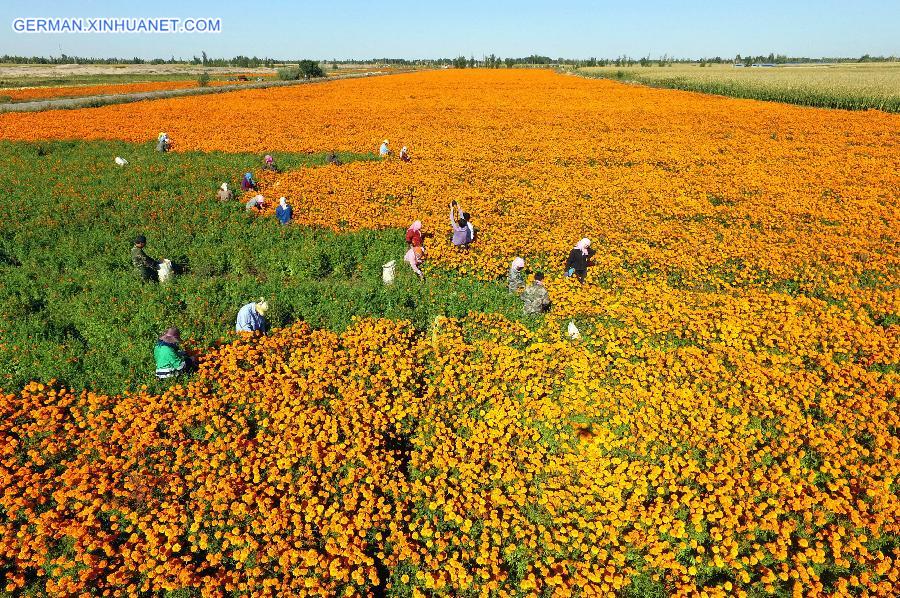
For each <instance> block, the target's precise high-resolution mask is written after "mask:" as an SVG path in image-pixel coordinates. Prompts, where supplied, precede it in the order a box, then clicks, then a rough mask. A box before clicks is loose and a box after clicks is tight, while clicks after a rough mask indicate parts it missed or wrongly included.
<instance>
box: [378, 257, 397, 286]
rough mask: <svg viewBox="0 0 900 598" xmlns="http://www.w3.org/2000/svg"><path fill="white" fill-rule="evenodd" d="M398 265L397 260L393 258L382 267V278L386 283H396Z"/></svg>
mask: <svg viewBox="0 0 900 598" xmlns="http://www.w3.org/2000/svg"><path fill="white" fill-rule="evenodd" d="M396 266H397V260H391V261H389V262H388V263H386V264H385V265H383V266H382V267H381V280H383V281H384V284H394V277H395V272H394V270H395V268H396Z"/></svg>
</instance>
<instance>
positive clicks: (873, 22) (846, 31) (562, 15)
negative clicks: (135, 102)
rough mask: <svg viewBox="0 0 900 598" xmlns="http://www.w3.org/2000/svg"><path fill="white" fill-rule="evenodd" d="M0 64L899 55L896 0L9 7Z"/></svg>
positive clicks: (61, 3)
mask: <svg viewBox="0 0 900 598" xmlns="http://www.w3.org/2000/svg"><path fill="white" fill-rule="evenodd" d="M20 17H182V18H185V17H221V19H222V32H221V33H219V34H140V33H135V34H87V33H80V34H40V33H16V32H14V31H13V28H12V22H13V20H14V19H16V18H20ZM0 27H2V29H0V30H2V31H3V33H2V34H0V54H18V55H42V56H49V55H54V56H58V55H60V54H62V53H65V54H69V55H77V56H98V57H101V56H102V57H111V56H116V57H126V56H127V57H131V56H139V57H141V58H154V57H163V58H168V57H169V56H172V55H175V56H176V57H190V56H193V55H195V54H196V55H199V54H200V51H201V50H205V51H206V52H207V54H208V55H209V56H215V57H231V56H235V55H238V54H243V55H249V56H253V55H256V56H271V57H276V58H305V57H309V58H317V59H330V58H338V59H347V58H369V57H383V56H389V57H398V58H420V57H421V58H435V57H452V56H457V55H460V54H463V55H466V56H469V55H475V56H481V55H482V54H490V53H492V52H493V53H495V54H497V55H499V56H503V57H505V56H526V55H529V54H532V53H537V54H542V55H547V56H551V57H554V58H555V57H559V56H564V57H573V58H586V57H589V56H597V57H615V56H618V55H620V54H627V55H630V56H632V57H641V56H647V55H650V56H651V57H653V58H655V57H657V56H659V55H661V54H664V53H667V54H669V55H674V56H679V57H681V56H684V57H694V58H697V57H703V56H708V57H711V56H716V55H718V56H722V57H733V56H734V55H735V54H736V53H741V54H768V53H769V52H775V53H776V54H778V53H780V54H788V55H792V56H812V57H818V56H860V55H862V54H865V53H869V54H872V55H890V54H893V55H900V0H893V1H876V0H854V1H851V2H848V1H847V0H842V1H834V0H820V1H818V2H813V1H803V2H790V1H782V2H778V1H772V0H757V1H756V2H740V3H737V2H735V3H732V2H727V1H724V0H723V1H719V2H680V3H679V2H666V1H663V0H645V1H644V2H640V3H635V4H630V3H628V2H624V1H621V0H619V1H617V2H606V1H604V2H588V1H566V0H559V1H556V2H531V1H528V0H522V1H520V2H489V1H487V0H485V1H482V2H477V1H470V0H453V1H452V2H444V3H426V2H416V0H406V1H405V2H392V1H387V0H382V1H380V0H368V1H364V2H361V1H341V0H337V1H333V2H329V1H324V0H316V1H314V2H308V1H303V0H300V1H295V2H289V1H282V0H261V1H258V2H252V1H248V0H243V1H242V2H239V3H234V4H230V3H226V2H222V1H198V2H189V1H182V2H172V1H170V0H158V1H155V2H141V3H138V2H129V1H127V0H119V1H116V2H112V1H99V0H79V1H77V2H73V1H68V0H54V1H48V0H28V1H22V0H4V1H3V2H0Z"/></svg>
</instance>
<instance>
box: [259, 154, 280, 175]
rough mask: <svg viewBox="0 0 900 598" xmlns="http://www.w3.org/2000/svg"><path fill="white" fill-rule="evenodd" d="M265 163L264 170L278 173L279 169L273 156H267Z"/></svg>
mask: <svg viewBox="0 0 900 598" xmlns="http://www.w3.org/2000/svg"><path fill="white" fill-rule="evenodd" d="M264 161H265V166H263V168H264V169H265V170H271V171H272V172H278V167H277V166H275V158H273V157H272V156H269V155H266V157H265V158H264Z"/></svg>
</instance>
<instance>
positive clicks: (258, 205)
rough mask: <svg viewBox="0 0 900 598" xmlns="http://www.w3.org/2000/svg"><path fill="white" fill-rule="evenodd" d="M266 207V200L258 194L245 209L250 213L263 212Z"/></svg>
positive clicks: (248, 202) (249, 201)
mask: <svg viewBox="0 0 900 598" xmlns="http://www.w3.org/2000/svg"><path fill="white" fill-rule="evenodd" d="M265 205H266V200H265V199H263V196H262V195H259V194H257V195H254V196H253V197H251V198H250V199H249V200H248V201H247V203H246V205H244V209H246V210H247V211H248V212H249V211H251V210H254V209H255V210H257V211H262V209H263V207H264V206H265Z"/></svg>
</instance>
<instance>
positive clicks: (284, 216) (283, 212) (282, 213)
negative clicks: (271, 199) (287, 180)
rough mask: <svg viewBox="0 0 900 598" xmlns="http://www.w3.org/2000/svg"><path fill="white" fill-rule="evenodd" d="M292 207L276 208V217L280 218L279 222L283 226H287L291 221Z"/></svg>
mask: <svg viewBox="0 0 900 598" xmlns="http://www.w3.org/2000/svg"><path fill="white" fill-rule="evenodd" d="M291 214H292V211H291V206H285V207H283V208H282V207H281V206H280V205H279V206H278V207H277V208H275V217H276V218H278V222H280V223H282V224H287V223H288V222H290V221H291Z"/></svg>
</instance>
